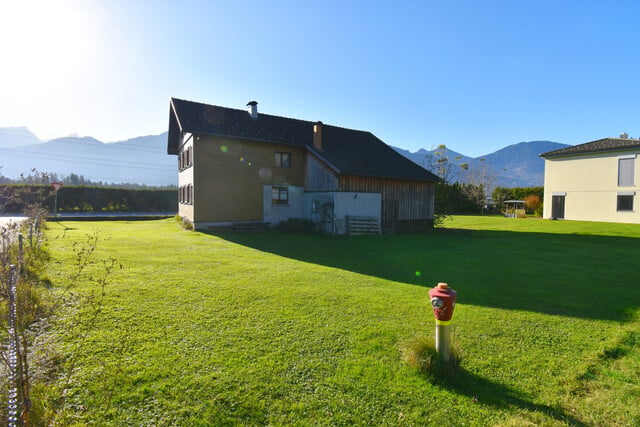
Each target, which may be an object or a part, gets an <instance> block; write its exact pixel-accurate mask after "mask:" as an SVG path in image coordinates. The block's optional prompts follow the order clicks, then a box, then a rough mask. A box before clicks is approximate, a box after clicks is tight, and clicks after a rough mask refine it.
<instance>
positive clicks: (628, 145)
mask: <svg viewBox="0 0 640 427" xmlns="http://www.w3.org/2000/svg"><path fill="white" fill-rule="evenodd" d="M633 148H640V140H638V139H629V138H603V139H598V140H597V141H591V142H586V143H584V144H579V145H574V146H572V147H566V148H561V149H559V150H553V151H547V152H546V153H542V154H540V157H556V156H570V155H573V154H588V153H601V152H606V151H621V150H628V149H633Z"/></svg>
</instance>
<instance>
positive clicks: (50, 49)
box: [0, 0, 99, 113]
mask: <svg viewBox="0 0 640 427" xmlns="http://www.w3.org/2000/svg"><path fill="white" fill-rule="evenodd" d="M98 10H99V4H98V3H95V2H93V1H83V0H63V1H32V0H26V1H7V2H3V3H2V5H1V6H0V15H1V16H2V17H3V18H4V19H3V25H2V26H0V38H1V39H2V40H3V41H4V42H3V44H2V48H1V50H2V57H3V62H4V63H5V64H7V65H9V66H4V67H3V70H2V71H1V72H2V79H1V80H2V81H1V82H0V89H1V92H2V96H3V97H5V102H7V103H9V102H11V105H12V108H13V109H15V110H20V109H21V108H29V107H28V105H29V104H30V105H31V107H30V108H32V109H33V106H34V104H41V103H43V102H44V103H47V102H53V100H55V99H57V100H58V101H59V100H60V98H61V97H63V96H65V94H67V95H68V93H69V92H70V91H73V90H77V88H78V87H79V86H80V85H82V84H83V83H85V82H86V81H87V79H90V78H91V76H92V75H94V74H95V73H94V72H93V71H94V70H95V67H96V60H97V55H96V49H95V46H96V43H97V42H98V40H97V36H96V30H97V27H98V26H99V25H98V24H99V23H98V22H97V21H98V19H97V13H96V12H97V11H98ZM3 104H4V102H3ZM3 110H4V108H3ZM2 113H6V111H2ZM34 113H36V111H34Z"/></svg>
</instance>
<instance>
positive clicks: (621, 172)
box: [618, 154, 636, 187]
mask: <svg viewBox="0 0 640 427" xmlns="http://www.w3.org/2000/svg"><path fill="white" fill-rule="evenodd" d="M635 162H636V155H635V154H632V155H630V156H620V157H618V186H619V187H632V186H634V185H635V179H634V178H635V172H636V171H635Z"/></svg>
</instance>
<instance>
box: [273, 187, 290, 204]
mask: <svg viewBox="0 0 640 427" xmlns="http://www.w3.org/2000/svg"><path fill="white" fill-rule="evenodd" d="M271 204H272V205H288V204H289V189H288V188H287V187H275V186H274V187H271Z"/></svg>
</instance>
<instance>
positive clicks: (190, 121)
mask: <svg viewBox="0 0 640 427" xmlns="http://www.w3.org/2000/svg"><path fill="white" fill-rule="evenodd" d="M315 123H316V122H310V121H306V120H299V119H292V118H288V117H279V116H272V115H269V114H264V113H259V114H258V118H256V119H252V118H251V117H250V115H249V113H248V112H247V111H246V110H238V109H233V108H226V107H219V106H215V105H207V104H201V103H197V102H192V101H185V100H182V99H177V98H171V102H170V113H169V135H168V141H167V142H168V144H167V152H168V154H178V151H179V146H180V141H181V135H182V134H183V133H185V132H190V133H193V134H201V135H215V136H226V137H233V138H242V139H248V140H252V141H262V142H268V143H277V144H288V145H294V146H299V147H306V148H307V149H308V150H309V151H310V152H311V153H313V154H314V155H316V156H317V157H318V158H319V159H320V160H322V161H324V162H326V163H328V164H329V166H331V168H332V169H333V170H335V171H336V172H337V173H338V174H341V175H355V176H367V177H381V178H398V179H408V180H417V181H438V180H439V178H438V177H437V176H436V175H434V174H432V173H431V172H429V171H427V170H426V169H424V168H423V167H421V166H419V165H417V164H415V163H414V162H412V161H411V160H409V159H407V158H406V157H404V156H402V155H401V154H399V153H398V152H396V151H395V150H394V149H392V148H391V147H390V146H388V145H387V144H385V143H384V142H382V141H381V140H380V139H378V138H377V137H376V136H375V135H373V134H372V133H371V132H367V131H361V130H354V129H346V128H342V127H338V126H331V125H327V124H323V125H322V150H321V151H318V150H317V149H316V148H315V147H314V146H313V125H314V124H315Z"/></svg>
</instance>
